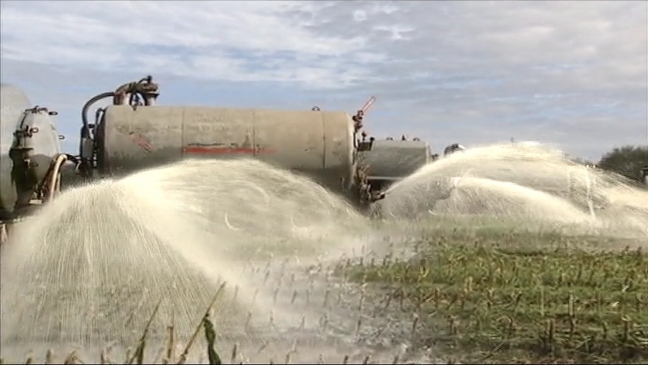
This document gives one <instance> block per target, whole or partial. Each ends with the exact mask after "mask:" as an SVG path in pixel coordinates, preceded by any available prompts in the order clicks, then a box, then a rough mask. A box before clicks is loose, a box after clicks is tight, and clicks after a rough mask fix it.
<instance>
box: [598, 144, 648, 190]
mask: <svg viewBox="0 0 648 365" xmlns="http://www.w3.org/2000/svg"><path fill="white" fill-rule="evenodd" d="M596 165H597V167H599V168H601V169H604V170H607V171H611V172H615V173H617V174H619V175H623V176H625V177H627V178H629V179H632V180H636V181H641V182H643V181H642V180H641V177H642V175H641V171H642V169H644V168H648V145H646V146H631V145H630V146H623V147H615V148H614V149H612V150H611V151H609V152H607V153H605V154H604V155H603V157H601V160H600V161H599V162H598V163H597V164H596Z"/></svg>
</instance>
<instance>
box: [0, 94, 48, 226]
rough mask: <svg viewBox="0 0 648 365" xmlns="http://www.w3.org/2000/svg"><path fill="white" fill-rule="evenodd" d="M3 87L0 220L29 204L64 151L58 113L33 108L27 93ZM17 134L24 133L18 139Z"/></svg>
mask: <svg viewBox="0 0 648 365" xmlns="http://www.w3.org/2000/svg"><path fill="white" fill-rule="evenodd" d="M1 87H2V89H1V92H2V94H1V95H0V100H1V102H0V103H1V107H2V113H1V119H0V220H4V219H11V218H14V216H15V215H16V214H17V213H18V212H17V210H18V209H19V208H22V207H24V206H27V205H28V204H29V201H30V199H31V196H32V194H33V192H34V191H35V190H36V189H37V187H38V186H39V184H40V183H41V182H42V181H43V178H44V177H45V175H46V174H47V171H48V170H49V168H50V165H51V162H52V158H53V157H54V156H56V155H57V154H59V153H60V151H61V148H60V143H59V136H58V133H57V130H56V121H55V115H56V112H51V111H48V110H47V109H46V108H31V105H30V101H29V99H28V98H27V96H26V95H25V93H24V92H22V91H21V90H20V89H18V88H16V87H15V86H13V85H7V84H2V86H1ZM16 131H22V132H19V133H18V137H16V135H15V132H16Z"/></svg>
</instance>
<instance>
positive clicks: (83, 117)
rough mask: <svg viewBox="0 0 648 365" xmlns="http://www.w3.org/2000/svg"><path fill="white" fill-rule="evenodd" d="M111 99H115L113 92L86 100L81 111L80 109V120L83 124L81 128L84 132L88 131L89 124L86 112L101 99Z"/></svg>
mask: <svg viewBox="0 0 648 365" xmlns="http://www.w3.org/2000/svg"><path fill="white" fill-rule="evenodd" d="M111 97H113V98H114V97H115V92H114V91H107V92H105V93H101V94H99V95H96V96H95V97H93V98H92V99H90V100H88V101H87V102H86V103H85V104H84V105H83V109H81V120H82V122H83V127H84V128H85V130H88V124H89V123H88V110H89V109H90V107H91V106H92V104H94V103H96V102H98V101H99V100H101V99H105V98H111Z"/></svg>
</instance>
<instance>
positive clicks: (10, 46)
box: [0, 0, 648, 160]
mask: <svg viewBox="0 0 648 365" xmlns="http://www.w3.org/2000/svg"><path fill="white" fill-rule="evenodd" d="M0 7H1V8H0V17H1V19H0V26H1V36H2V38H1V42H0V45H1V50H2V57H1V67H0V72H1V76H2V82H3V83H12V84H14V85H17V86H19V87H20V88H22V89H23V90H25V91H26V92H27V94H28V95H29V98H30V99H31V101H32V103H34V104H38V105H43V106H47V107H49V108H50V109H55V110H57V111H58V112H59V116H58V118H59V122H58V123H59V129H60V132H61V133H62V134H64V135H65V136H66V139H65V140H64V141H63V147H64V149H65V150H66V151H67V152H70V153H76V151H77V149H78V134H79V128H80V124H81V120H80V110H81V107H82V105H83V104H84V103H85V101H86V100H87V99H89V98H91V97H92V96H94V95H95V94H99V93H101V92H104V91H111V90H114V89H115V88H116V87H117V86H118V85H121V84H123V83H126V82H129V81H133V80H137V79H140V78H141V77H144V76H146V75H153V77H154V79H155V80H156V82H158V83H159V84H160V90H161V96H160V97H159V98H158V103H159V104H165V105H205V106H220V107H245V108H273V109H306V110H310V109H311V108H312V107H313V106H315V105H317V106H319V107H320V108H322V109H326V110H343V111H347V112H348V113H350V114H352V113H355V111H356V110H357V109H358V108H360V107H361V106H362V105H363V104H364V103H365V102H366V101H367V100H368V99H369V98H370V97H371V96H375V97H376V102H375V103H374V105H373V107H372V109H371V110H370V111H369V112H368V113H367V115H366V118H365V120H366V122H365V125H366V128H367V130H368V132H369V134H370V135H374V136H376V137H377V138H384V137H388V136H392V137H398V136H400V135H402V134H406V135H408V136H409V137H410V138H412V137H419V138H421V139H422V140H425V141H427V142H428V143H430V145H431V147H432V150H433V151H435V152H437V153H438V152H442V151H443V148H444V147H445V146H447V145H449V144H452V143H461V144H463V145H465V146H466V147H471V146H477V145H484V144H489V143H496V142H504V141H509V140H510V139H511V138H515V139H516V140H518V141H522V140H533V141H540V142H544V143H548V144H551V145H554V146H557V147H559V148H561V149H563V150H564V151H566V152H568V153H570V154H572V155H575V156H579V157H583V158H588V159H592V160H598V159H599V158H600V157H601V155H602V154H603V153H605V152H607V151H608V150H610V149H612V148H613V147H615V146H622V145H627V144H634V145H646V144H648V2H642V1H629V2H624V1H593V2H588V1H569V2H558V1H516V2H507V1H475V2H471V1H415V2H409V1H395V2H390V1H378V2H365V1H340V2H327V1H315V2H299V1H286V2H283V1H271V2H262V1H241V2H237V1H198V2H191V1H180V2H174V1H160V2H154V1H109V2H102V1H87V2H86V1H45V2H40V1H6V0H3V1H2V2H1V3H0Z"/></svg>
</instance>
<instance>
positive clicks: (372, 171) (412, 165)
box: [360, 140, 431, 186]
mask: <svg viewBox="0 0 648 365" xmlns="http://www.w3.org/2000/svg"><path fill="white" fill-rule="evenodd" d="M430 159H431V152H430V146H429V145H428V144H427V143H425V142H423V141H414V140H412V141H396V140H375V141H374V142H373V144H372V147H371V150H369V151H364V152H361V157H360V163H362V164H366V165H368V166H369V167H368V169H367V175H368V179H369V181H370V182H371V184H372V186H375V185H376V184H380V185H381V186H382V185H385V184H390V183H393V182H394V181H397V180H400V179H402V178H405V177H407V176H409V175H410V174H412V173H413V172H414V171H416V170H418V169H419V168H421V167H422V166H424V165H426V164H427V163H429V162H430Z"/></svg>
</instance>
